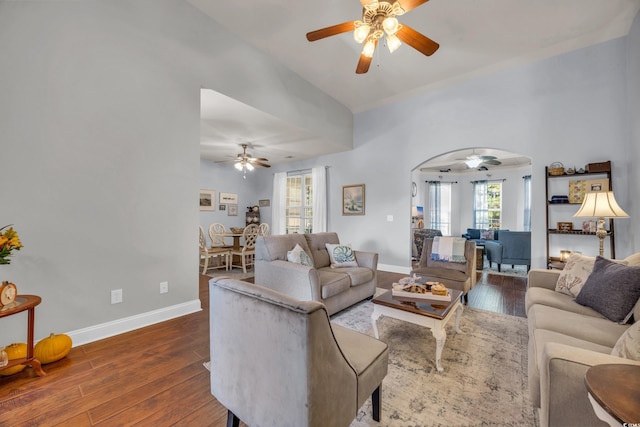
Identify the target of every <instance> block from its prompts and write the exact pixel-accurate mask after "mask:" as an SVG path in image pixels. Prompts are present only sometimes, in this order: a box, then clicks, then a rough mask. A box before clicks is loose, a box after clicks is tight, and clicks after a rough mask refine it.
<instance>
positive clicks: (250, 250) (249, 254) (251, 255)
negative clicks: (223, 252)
mask: <svg viewBox="0 0 640 427" xmlns="http://www.w3.org/2000/svg"><path fill="white" fill-rule="evenodd" d="M259 235H260V227H259V226H257V225H256V224H251V225H247V226H246V227H245V228H244V231H243V232H242V238H243V239H244V246H242V247H241V248H240V249H232V250H231V266H232V267H242V271H243V272H244V273H246V272H247V266H251V265H253V264H254V261H255V254H256V239H257V238H258V236H259ZM237 258H240V263H239V264H234V262H235V260H236V259H237Z"/></svg>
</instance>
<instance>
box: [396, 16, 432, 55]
mask: <svg viewBox="0 0 640 427" xmlns="http://www.w3.org/2000/svg"><path fill="white" fill-rule="evenodd" d="M396 36H397V37H398V38H399V39H400V40H402V41H403V42H405V43H406V44H408V45H409V46H411V47H412V48H414V49H416V50H417V51H419V52H421V53H423V54H424V55H427V56H431V55H433V54H434V53H435V51H436V50H438V48H439V47H440V45H439V44H438V43H436V42H434V41H433V40H431V39H430V38H429V37H427V36H425V35H422V34H420V33H419V32H417V31H416V30H414V29H413V28H411V27H409V26H408V25H404V24H403V25H402V27H400V29H399V30H398V33H397V34H396Z"/></svg>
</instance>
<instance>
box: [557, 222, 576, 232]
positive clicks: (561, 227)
mask: <svg viewBox="0 0 640 427" xmlns="http://www.w3.org/2000/svg"><path fill="white" fill-rule="evenodd" d="M558 231H573V223H572V222H559V223H558Z"/></svg>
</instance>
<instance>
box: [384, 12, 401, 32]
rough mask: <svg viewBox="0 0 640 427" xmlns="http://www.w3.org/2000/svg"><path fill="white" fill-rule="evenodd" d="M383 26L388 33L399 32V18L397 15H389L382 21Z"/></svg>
mask: <svg viewBox="0 0 640 427" xmlns="http://www.w3.org/2000/svg"><path fill="white" fill-rule="evenodd" d="M382 28H383V29H384V32H385V33H387V35H391V34H395V33H397V32H398V19H396V17H395V16H387V17H386V18H384V21H382Z"/></svg>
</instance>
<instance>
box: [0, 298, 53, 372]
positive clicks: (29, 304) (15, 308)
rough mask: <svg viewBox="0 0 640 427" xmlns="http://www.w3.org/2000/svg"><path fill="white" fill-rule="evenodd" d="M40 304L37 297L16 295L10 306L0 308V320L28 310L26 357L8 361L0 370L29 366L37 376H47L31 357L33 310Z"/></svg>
mask: <svg viewBox="0 0 640 427" xmlns="http://www.w3.org/2000/svg"><path fill="white" fill-rule="evenodd" d="M41 302H42V298H40V297H39V296H37V295H18V296H17V297H16V299H15V301H14V302H12V303H11V304H8V305H5V306H2V307H0V318H2V317H9V316H12V315H14V314H18V313H22V312H23V311H26V310H28V314H27V316H28V324H27V357H21V358H19V359H12V360H9V364H8V365H6V366H3V367H1V368H0V371H1V370H4V369H7V368H10V367H12V366H15V365H29V366H31V367H32V368H33V370H34V371H35V372H36V374H38V375H39V376H41V377H42V376H44V375H47V374H46V373H45V372H44V371H43V370H42V365H41V364H40V361H38V359H36V358H35V357H33V325H34V320H35V309H36V306H37V305H38V304H40V303H41Z"/></svg>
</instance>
